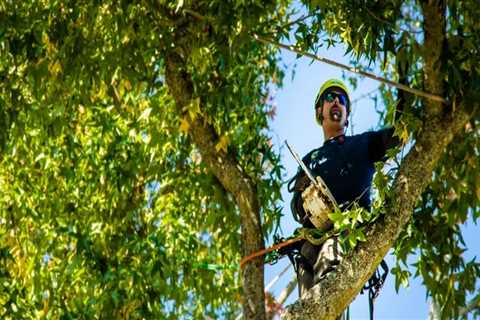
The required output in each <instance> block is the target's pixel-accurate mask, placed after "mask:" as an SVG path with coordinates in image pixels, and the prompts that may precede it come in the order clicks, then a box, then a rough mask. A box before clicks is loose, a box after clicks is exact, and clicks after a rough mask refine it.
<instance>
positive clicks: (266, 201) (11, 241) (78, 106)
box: [0, 1, 286, 319]
mask: <svg viewBox="0 0 480 320" xmlns="http://www.w3.org/2000/svg"><path fill="white" fill-rule="evenodd" d="M187 7H188V8H193V5H191V6H190V4H188V6H187V4H186V3H183V1H182V2H178V3H170V2H168V3H167V2H163V1H160V2H153V1H140V2H137V3H131V2H129V1H120V2H118V3H117V2H108V1H107V2H105V1H104V2H100V3H95V2H88V3H78V2H75V1H61V2H59V1H24V2H14V1H4V2H2V4H0V16H1V17H2V25H1V26H0V47H1V48H2V49H1V51H0V52H1V53H0V78H1V79H2V81H1V83H0V105H1V110H0V122H1V124H2V128H3V129H4V130H2V133H1V134H0V149H1V158H0V159H1V164H0V194H1V196H0V208H1V218H0V248H1V252H2V255H1V258H0V265H1V268H0V274H1V278H2V281H1V286H2V290H1V296H0V300H1V306H2V307H1V308H0V315H1V316H2V318H12V319H14V318H19V317H22V318H37V317H42V316H47V315H48V316H49V317H51V318H158V317H161V318H171V319H177V318H178V317H185V318H199V317H201V316H210V317H214V318H217V317H227V318H229V317H232V316H233V314H235V313H237V311H238V307H239V305H238V303H237V301H238V300H239V296H240V291H239V282H238V266H237V261H239V258H240V256H239V248H240V232H239V228H240V221H239V216H238V209H237V206H236V204H235V202H234V199H233V197H232V195H230V194H228V193H226V192H225V189H224V187H223V186H222V185H221V184H220V183H219V182H218V180H217V179H216V178H215V177H214V176H213V175H212V174H211V173H210V171H209V170H208V168H207V167H206V166H205V164H204V163H203V162H202V158H201V156H200V154H199V152H198V150H197V149H196V147H195V146H194V145H192V144H191V142H190V140H189V137H188V135H187V133H188V131H189V123H188V120H186V119H184V118H183V117H182V116H181V114H179V112H178V110H177V109H176V106H175V104H174V102H173V100H172V97H171V95H170V91H169V88H167V86H166V85H165V83H164V62H165V59H164V57H165V54H166V53H167V52H168V50H171V48H177V47H178V50H181V48H184V46H185V43H183V42H182V41H186V40H188V41H191V42H189V43H188V45H189V46H191V48H192V52H193V54H192V55H190V56H189V58H188V64H187V65H185V68H186V69H187V70H189V71H190V73H191V74H192V78H193V83H194V85H195V88H194V92H195V95H196V99H194V101H193V102H192V104H191V106H190V109H189V110H188V112H189V114H190V115H191V118H195V116H202V118H204V119H207V121H209V122H210V123H211V124H212V125H213V126H214V128H215V129H216V132H217V134H218V135H219V136H220V137H221V139H220V141H219V143H218V144H217V148H218V150H223V151H224V152H226V151H228V152H231V153H232V154H234V155H235V157H236V159H237V160H238V162H239V164H240V165H241V166H242V168H243V169H244V170H245V171H246V172H247V173H248V175H249V176H250V177H252V179H254V181H255V183H256V186H257V189H258V192H259V198H260V203H261V211H262V217H263V220H264V229H265V236H268V233H269V232H271V230H272V228H273V227H274V226H275V224H276V223H278V219H279V204H278V200H279V198H280V193H279V189H280V185H281V179H280V178H281V167H280V166H279V158H278V155H277V154H275V153H274V152H273V151H272V148H271V145H270V142H269V132H268V127H267V120H268V117H269V113H271V111H272V108H273V106H272V105H271V104H270V100H269V93H268V90H269V88H270V86H271V85H279V84H280V83H281V79H282V72H281V70H279V69H278V68H277V67H276V62H277V60H276V59H277V58H276V57H275V53H276V50H275V49H271V48H266V47H264V46H263V47H262V46H261V45H259V44H257V43H254V42H253V41H252V40H251V39H250V38H245V34H246V33H247V32H249V30H250V29H252V28H265V26H266V27H268V22H269V21H271V20H274V21H281V20H282V19H283V18H282V16H284V15H285V13H286V11H285V7H284V4H278V5H277V4H275V3H274V2H271V3H269V4H267V3H256V2H253V1H252V2H251V3H250V2H249V3H246V2H242V1H239V2H234V3H227V2H224V1H213V2H212V1H208V2H207V1H205V2H199V3H197V4H196V5H195V8H194V9H195V10H198V12H200V13H201V14H202V15H204V16H206V17H208V16H215V19H212V20H208V21H202V20H200V21H198V24H197V25H196V26H195V29H189V30H185V27H184V24H185V21H187V20H188V19H193V18H192V17H191V16H189V15H188V14H187V13H185V12H184V11H183V10H184V9H187ZM232 7H233V8H232ZM275 9H278V11H277V12H276V11H275ZM271 12H273V13H271ZM179 32H184V33H185V34H188V36H184V37H183V38H176V37H175V35H176V34H178V33H179ZM192 39H193V40H192ZM200 102H201V105H202V106H203V107H204V108H202V109H200V107H199V106H200ZM208 264H210V265H212V264H213V265H216V266H217V268H210V269H209V268H208V267H205V266H208Z"/></svg>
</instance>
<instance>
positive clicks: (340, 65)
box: [183, 8, 448, 104]
mask: <svg viewBox="0 0 480 320" xmlns="http://www.w3.org/2000/svg"><path fill="white" fill-rule="evenodd" d="M183 12H185V13H187V14H189V15H191V16H192V17H194V18H196V19H198V20H200V21H209V20H211V18H210V17H205V16H202V15H201V14H199V13H198V12H195V11H193V10H190V9H188V8H184V9H183ZM252 37H253V38H254V39H255V40H256V41H259V42H262V43H265V44H271V45H274V46H276V47H279V48H282V49H285V50H288V51H291V52H294V53H296V54H299V55H301V56H305V57H309V58H311V59H313V60H317V61H320V62H323V63H327V64H329V65H332V66H334V67H338V68H340V69H343V70H347V71H349V72H352V73H356V74H359V75H361V76H364V77H367V78H370V79H373V80H376V81H379V82H382V83H384V84H386V85H388V86H391V87H395V88H397V89H399V90H403V91H407V92H410V93H412V94H414V95H417V96H421V97H424V98H427V99H430V100H434V101H437V102H441V103H444V104H447V103H448V101H447V100H446V99H444V98H443V97H440V96H437V95H435V94H432V93H428V92H425V91H422V90H418V89H415V88H410V87H409V86H406V85H404V84H401V83H399V82H395V81H392V80H388V79H386V78H383V77H380V76H377V75H375V74H373V73H370V72H366V71H362V70H360V69H358V68H353V67H350V66H349V65H346V64H343V63H340V62H337V61H334V60H330V59H327V58H324V57H321V56H316V55H314V54H311V53H309V52H306V51H302V50H298V49H295V48H294V47H293V46H291V45H286V44H283V43H280V42H276V41H273V40H271V39H268V38H264V37H262V36H259V35H257V34H253V35H252Z"/></svg>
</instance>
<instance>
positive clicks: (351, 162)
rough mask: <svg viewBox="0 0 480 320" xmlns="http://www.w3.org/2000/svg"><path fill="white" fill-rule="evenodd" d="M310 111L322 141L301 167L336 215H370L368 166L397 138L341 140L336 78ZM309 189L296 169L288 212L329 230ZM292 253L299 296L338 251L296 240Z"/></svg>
mask: <svg viewBox="0 0 480 320" xmlns="http://www.w3.org/2000/svg"><path fill="white" fill-rule="evenodd" d="M314 108H315V117H316V121H317V122H318V124H319V125H320V126H321V127H322V129H323V134H324V140H325V141H324V142H323V145H322V146H320V147H319V148H316V149H314V150H312V151H310V152H309V153H308V154H307V155H306V156H305V157H304V158H303V159H302V161H303V163H304V164H305V165H306V167H307V168H308V169H309V170H310V171H311V173H312V174H313V176H315V177H318V176H320V177H321V178H322V179H323V181H324V183H325V184H326V186H327V187H328V189H329V191H330V192H331V195H332V196H333V197H334V199H335V201H336V203H337V204H338V206H339V207H340V209H341V210H345V209H346V208H349V207H350V205H351V204H352V203H353V202H355V203H356V204H357V205H358V206H360V207H363V208H365V209H366V210H370V206H371V200H370V188H371V184H372V178H373V174H374V172H375V169H374V163H375V162H377V161H383V160H384V158H385V154H386V151H387V150H388V149H389V148H392V147H394V146H396V145H398V143H399V139H398V138H397V137H394V136H393V132H394V129H393V128H386V129H382V130H378V131H369V132H364V133H362V134H358V135H352V136H347V135H345V133H346V128H347V127H348V116H349V113H350V111H351V102H350V97H349V92H348V88H347V86H346V85H345V83H343V82H342V81H340V80H337V79H330V80H328V81H326V82H325V83H324V84H323V85H322V86H321V87H320V90H319V91H318V94H317V97H316V99H315V104H314ZM397 111H398V110H397ZM313 187H314V186H313V184H312V183H311V181H310V179H308V177H307V175H306V174H305V172H304V170H302V169H299V170H298V172H297V174H296V175H295V176H294V177H293V178H292V180H291V181H290V183H289V191H290V192H293V199H292V201H291V210H292V213H293V215H294V218H295V219H296V220H297V221H298V222H300V223H301V224H302V225H303V226H304V227H306V228H315V229H320V230H323V231H326V230H329V229H331V228H332V224H331V222H330V220H329V219H328V213H330V212H327V211H324V212H321V211H322V210H316V209H315V208H317V209H318V208H321V207H322V205H321V204H320V205H318V204H315V203H314V202H315V200H313V202H312V199H311V197H308V194H311V192H309V191H311V190H310V189H311V188H313ZM309 188H310V189H309ZM312 208H313V209H312ZM319 211H320V212H319ZM298 248H299V251H300V257H299V258H298V259H296V271H297V277H298V284H299V294H300V296H302V295H303V294H304V293H305V292H306V291H307V290H309V289H310V288H311V287H313V286H314V285H315V284H316V283H318V282H319V281H320V280H321V279H322V277H324V276H325V275H326V274H327V273H328V272H329V271H331V270H333V269H335V267H336V265H338V264H339V262H340V261H341V258H342V252H341V248H340V246H339V244H338V240H337V238H336V237H332V238H330V239H328V240H327V241H325V242H324V243H323V244H321V245H318V246H316V245H313V244H312V243H311V242H309V241H302V243H300V245H299V247H298ZM371 308H372V306H371Z"/></svg>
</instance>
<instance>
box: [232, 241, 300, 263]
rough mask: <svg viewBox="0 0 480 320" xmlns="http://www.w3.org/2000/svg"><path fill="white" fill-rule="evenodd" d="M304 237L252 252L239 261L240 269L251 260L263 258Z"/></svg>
mask: <svg viewBox="0 0 480 320" xmlns="http://www.w3.org/2000/svg"><path fill="white" fill-rule="evenodd" d="M303 239H304V237H303V236H299V237H296V238H293V239H289V240H287V241H284V242H280V243H279V244H276V245H274V246H271V247H269V248H266V249H263V250H260V251H257V252H254V253H252V254H250V255H248V256H246V257H243V258H242V260H240V268H241V269H243V267H244V266H245V264H246V263H247V262H248V261H250V260H252V259H255V258H257V257H261V256H264V255H266V254H267V253H269V252H272V251H274V250H278V249H281V248H283V247H286V246H288V245H291V244H292V243H295V242H298V241H300V240H303Z"/></svg>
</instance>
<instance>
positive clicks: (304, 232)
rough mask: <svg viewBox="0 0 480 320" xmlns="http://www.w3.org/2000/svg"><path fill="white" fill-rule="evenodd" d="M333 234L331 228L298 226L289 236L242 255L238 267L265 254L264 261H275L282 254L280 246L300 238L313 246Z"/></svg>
mask: <svg viewBox="0 0 480 320" xmlns="http://www.w3.org/2000/svg"><path fill="white" fill-rule="evenodd" d="M334 235H335V233H334V232H333V230H330V231H328V232H321V231H320V230H318V229H310V228H298V229H296V230H295V232H294V233H293V236H292V237H291V238H289V239H287V240H284V241H281V242H279V243H276V244H274V245H273V246H271V247H268V248H266V249H263V250H260V251H257V252H254V253H252V254H249V255H248V256H245V257H243V258H242V260H240V268H241V269H243V267H245V264H246V263H247V262H249V261H251V260H253V259H255V258H258V257H261V256H265V258H264V263H270V264H273V263H276V262H277V261H278V259H279V258H281V257H282V256H283V255H284V254H281V253H280V252H279V250H280V249H282V248H285V247H287V246H290V245H292V244H294V243H296V242H298V241H301V240H306V241H308V242H310V243H311V244H313V245H314V246H319V245H321V244H322V243H324V242H325V241H326V240H327V239H329V238H331V237H332V236H334Z"/></svg>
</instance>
